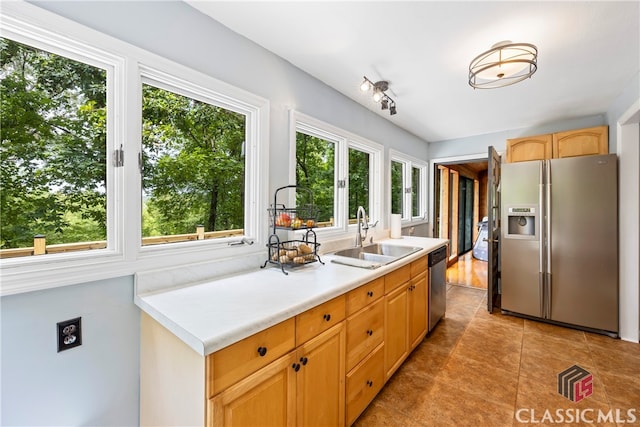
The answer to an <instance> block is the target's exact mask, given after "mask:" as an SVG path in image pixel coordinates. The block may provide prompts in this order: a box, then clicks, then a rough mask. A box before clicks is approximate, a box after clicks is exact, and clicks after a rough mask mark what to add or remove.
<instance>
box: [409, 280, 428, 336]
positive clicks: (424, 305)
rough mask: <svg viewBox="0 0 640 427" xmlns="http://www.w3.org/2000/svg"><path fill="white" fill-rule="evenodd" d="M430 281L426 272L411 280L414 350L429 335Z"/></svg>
mask: <svg viewBox="0 0 640 427" xmlns="http://www.w3.org/2000/svg"><path fill="white" fill-rule="evenodd" d="M428 280H429V276H428V275H427V272H426V271H423V272H422V274H420V275H418V276H417V277H413V278H412V279H411V283H410V284H409V288H408V291H409V293H408V295H409V299H408V305H409V348H410V349H414V348H416V347H417V346H418V344H420V342H421V341H422V339H423V338H424V336H425V335H426V334H427V327H428V312H427V310H428V286H429V285H428Z"/></svg>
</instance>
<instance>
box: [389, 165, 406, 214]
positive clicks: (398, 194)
mask: <svg viewBox="0 0 640 427" xmlns="http://www.w3.org/2000/svg"><path fill="white" fill-rule="evenodd" d="M402 169H403V164H402V163H400V162H394V161H392V162H391V213H393V214H403V208H404V206H403V201H404V197H403V196H404V185H403V176H402Z"/></svg>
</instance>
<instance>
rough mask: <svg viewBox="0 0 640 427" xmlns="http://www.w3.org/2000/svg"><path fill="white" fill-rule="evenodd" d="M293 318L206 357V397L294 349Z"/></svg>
mask: <svg viewBox="0 0 640 427" xmlns="http://www.w3.org/2000/svg"><path fill="white" fill-rule="evenodd" d="M294 328H295V321H294V319H293V318H291V319H288V320H285V321H284V322H282V323H278V324H277V325H275V326H272V327H270V328H269V329H265V330H264V331H261V332H258V333H257V334H254V335H251V336H250V337H247V338H245V339H243V340H242V341H238V342H237V343H235V344H232V345H230V346H228V347H226V348H223V349H222V350H219V351H216V352H215V353H213V354H211V355H210V356H208V357H207V388H208V392H207V394H208V396H209V397H213V396H214V395H216V394H218V393H220V392H221V391H222V390H224V389H226V388H227V387H229V386H230V385H232V384H235V383H236V382H238V381H239V380H241V379H242V378H244V377H246V376H247V375H249V374H251V373H253V372H255V371H257V370H258V369H260V368H262V367H263V366H266V365H268V364H269V363H271V362H272V361H274V360H276V359H277V358H279V357H280V356H282V355H284V354H286V353H287V352H289V351H291V350H293V348H294V347H295V329H294Z"/></svg>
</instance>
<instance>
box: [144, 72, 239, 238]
mask: <svg viewBox="0 0 640 427" xmlns="http://www.w3.org/2000/svg"><path fill="white" fill-rule="evenodd" d="M144 81H145V83H143V85H142V245H143V246H147V245H156V244H163V243H174V242H181V241H189V240H204V239H219V238H225V237H232V236H242V235H244V220H245V213H244V206H245V194H246V191H245V174H246V170H245V169H246V168H245V139H246V116H245V115H244V114H241V113H237V112H234V111H231V110H228V109H226V108H223V107H219V106H217V105H214V102H215V101H213V100H207V99H206V98H205V97H201V98H202V100H200V99H196V98H195V97H193V96H190V95H187V94H185V93H184V92H186V91H182V90H180V88H178V87H173V88H172V90H166V89H163V88H161V87H157V86H154V83H155V84H157V82H154V81H153V80H149V79H146V80H144Z"/></svg>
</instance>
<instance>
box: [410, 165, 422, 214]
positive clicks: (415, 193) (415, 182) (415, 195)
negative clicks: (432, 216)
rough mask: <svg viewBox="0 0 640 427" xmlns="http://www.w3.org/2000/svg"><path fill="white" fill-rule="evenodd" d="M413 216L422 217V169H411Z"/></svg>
mask: <svg viewBox="0 0 640 427" xmlns="http://www.w3.org/2000/svg"><path fill="white" fill-rule="evenodd" d="M411 171H412V172H411V210H412V211H413V212H411V216H414V217H416V216H420V169H419V168H414V167H412V168H411Z"/></svg>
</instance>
